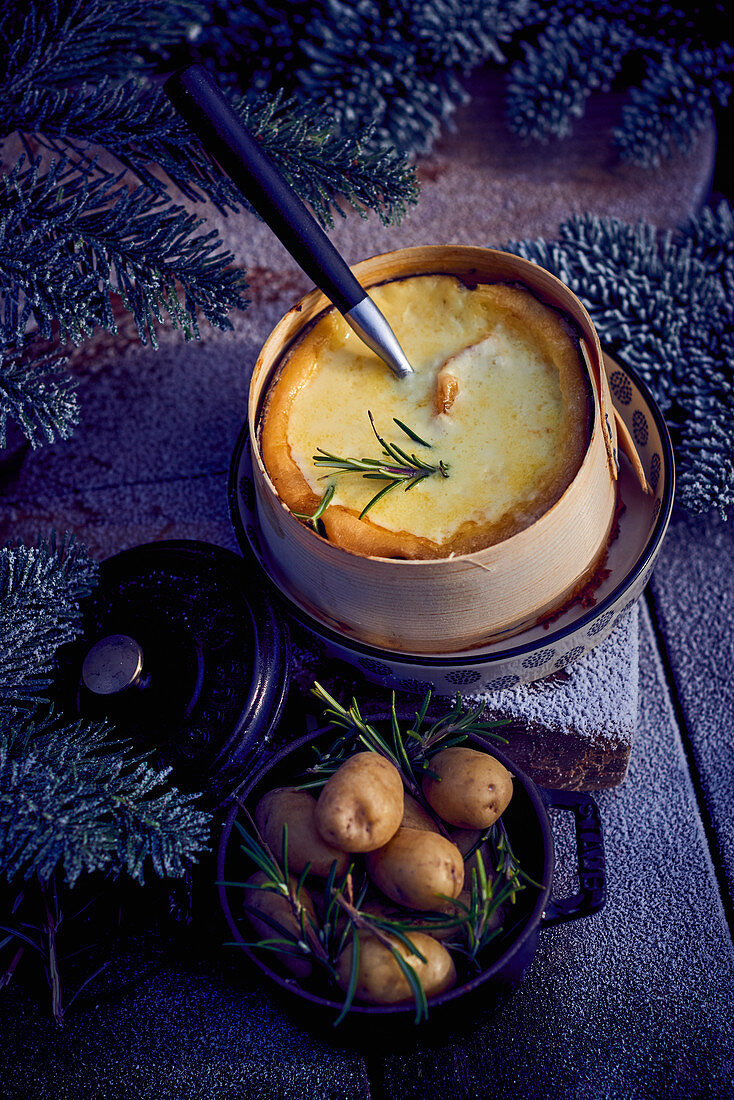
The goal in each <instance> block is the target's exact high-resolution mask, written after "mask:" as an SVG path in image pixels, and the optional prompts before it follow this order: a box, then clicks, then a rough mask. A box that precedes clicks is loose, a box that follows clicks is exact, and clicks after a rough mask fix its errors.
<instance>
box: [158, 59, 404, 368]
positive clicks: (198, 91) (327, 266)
mask: <svg viewBox="0 0 734 1100" xmlns="http://www.w3.org/2000/svg"><path fill="white" fill-rule="evenodd" d="M165 92H166V95H167V96H168V98H169V99H170V100H171V103H172V104H173V106H174V107H175V108H176V109H177V111H178V112H179V114H180V115H181V116H182V117H183V118H184V119H185V120H186V121H187V122H188V124H189V126H190V127H191V129H192V130H193V131H194V133H195V134H196V135H197V137H198V138H200V140H201V142H202V144H203V146H204V148H205V149H206V150H207V152H208V153H209V154H210V156H212V157H213V158H214V159H215V160H216V161H217V162H218V163H219V165H220V166H221V168H222V169H223V171H224V172H226V173H227V175H228V176H229V177H230V179H231V180H232V181H233V183H235V184H236V186H237V187H238V188H239V190H240V191H241V192H242V194H243V195H244V196H245V198H246V199H247V200H248V202H249V203H250V204H251V205H252V206H253V207H254V209H255V210H256V211H257V212H258V214H260V216H261V217H262V218H263V220H264V221H265V222H266V223H267V225H269V226H270V228H271V229H272V230H273V232H274V233H275V235H276V236H277V237H278V238H279V240H280V241H281V242H282V243H283V244H284V245H285V247H286V248H287V249H288V251H289V252H290V254H291V256H292V257H293V259H294V260H295V261H296V263H297V264H298V265H299V267H301V268H302V269H303V270H304V271H305V272H306V274H307V275H308V277H309V278H310V279H311V280H312V281H313V282H314V283H315V284H316V286H317V287H319V289H320V290H322V291H323V292H324V294H325V295H326V297H327V298H328V299H329V300H330V301H331V302H333V303H334V305H335V306H336V308H337V309H338V310H339V312H340V313H342V314H344V317H345V319H346V321H347V322H348V323H349V324H350V325H351V327H352V328H353V329H354V330H355V332H356V333H357V334H358V335H359V336H360V337H361V339H362V340H364V341H365V343H366V344H368V345H369V347H371V348H372V350H373V351H374V352H375V353H376V354H377V355H379V356H380V358H381V359H384V361H385V362H386V363H387V364H388V366H389V367H390V368H391V370H393V371H394V373H395V374H396V375H397V376H398V377H399V378H402V377H404V376H405V375H408V374H411V373H412V367H411V366H410V363H409V362H408V360H407V358H406V357H405V353H404V352H403V350H402V348H401V347H400V344H399V343H398V341H397V338H396V336H395V334H394V332H393V331H392V329H391V328H390V326H389V324H388V323H387V321H386V319H385V317H384V316H383V314H382V313H381V312H380V310H379V309H378V308H377V306H376V305H375V304H374V302H373V301H372V299H371V298H369V297H368V295H367V292H366V291H365V289H364V287H362V286H361V284H360V283H359V282H358V281H357V279H356V278H355V276H354V275H353V274H352V272H351V271H350V270H349V267H348V266H347V264H346V262H345V261H344V260H343V259H342V257H341V256H340V255H339V253H338V252H337V250H336V249H335V248H334V245H333V244H332V243H331V241H330V240H329V238H328V237H327V236H326V233H324V231H323V229H322V228H321V226H320V225H319V223H318V222H317V221H316V219H315V218H314V216H313V214H311V212H310V211H309V210H308V209H307V207H306V206H305V205H304V204H303V203H302V202H301V200H300V199H299V197H298V196H297V195H296V193H295V191H293V189H292V188H291V186H290V184H289V183H288V182H287V181H286V180H285V179H284V177H283V176H282V175H281V173H280V171H279V170H278V168H277V167H276V166H275V164H273V162H272V161H271V159H270V158H269V157H268V155H267V154H266V153H265V152H264V151H263V149H262V147H261V146H260V144H259V142H257V141H256V140H255V138H254V137H253V136H252V134H251V133H250V132H249V131H248V130H247V128H246V127H245V126H244V125H243V123H242V122H241V121H240V119H239V118H238V117H237V114H236V113H235V111H234V110H233V109H232V107H231V105H230V103H229V102H228V100H227V98H226V96H225V95H224V93H223V92H222V90H221V88H220V87H219V85H218V84H217V82H216V81H215V80H214V79H213V77H211V76H210V75H209V73H208V72H207V71H206V69H203V68H202V67H201V65H190V66H189V67H188V68H186V69H182V70H181V71H180V72H177V73H174V74H173V76H171V77H169V78H168V80H167V81H166V83H165Z"/></svg>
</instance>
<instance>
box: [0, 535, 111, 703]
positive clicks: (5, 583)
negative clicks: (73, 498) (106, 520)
mask: <svg viewBox="0 0 734 1100" xmlns="http://www.w3.org/2000/svg"><path fill="white" fill-rule="evenodd" d="M97 573H98V566H97V564H96V562H94V561H93V560H92V559H91V558H90V556H89V554H88V553H87V551H86V549H85V548H84V547H83V546H82V545H81V544H80V543H78V542H77V541H76V539H75V538H74V536H73V535H71V534H69V533H68V532H67V533H66V534H65V535H64V536H63V537H62V538H61V539H57V537H56V535H55V534H54V535H51V536H50V537H49V538H45V539H40V540H39V542H38V543H37V545H36V546H25V545H23V544H22V543H9V544H8V545H6V546H3V547H1V548H0V608H2V613H1V614H0V713H2V712H3V711H5V712H7V713H13V712H14V711H18V710H29V709H32V708H33V707H35V706H36V704H37V703H38V702H39V700H41V699H43V698H44V697H45V695H46V693H47V691H48V688H49V687H50V685H51V678H52V671H53V662H54V656H55V653H56V650H57V649H58V648H59V646H61V645H64V644H65V643H67V642H71V641H73V640H74V639H75V638H76V637H77V636H78V634H79V632H80V630H81V610H80V601H81V600H82V599H84V597H85V596H87V595H88V594H89V593H90V592H91V591H92V589H93V588H94V585H95V584H96V581H97Z"/></svg>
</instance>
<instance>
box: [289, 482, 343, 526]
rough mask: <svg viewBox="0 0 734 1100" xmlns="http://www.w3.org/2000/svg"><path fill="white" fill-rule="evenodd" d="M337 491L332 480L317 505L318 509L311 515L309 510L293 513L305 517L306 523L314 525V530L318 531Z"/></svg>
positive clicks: (300, 517) (298, 517)
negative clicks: (320, 521)
mask: <svg viewBox="0 0 734 1100" xmlns="http://www.w3.org/2000/svg"><path fill="white" fill-rule="evenodd" d="M335 492H336V485H335V484H334V482H333V481H332V483H331V484H330V485H327V487H326V492H325V493H324V495H323V496H322V498H321V500H320V501H319V503H318V505H317V506H316V511H315V512H314V513H313V514H312V515H309V514H308V512H294V513H293V515H294V516H295V517H296V519H305V521H306V523H308V524H310V526H311V527H313V529H314V531H318V529H319V520H320V519H321V517H322V516H323V514H324V512H325V511H326V509H327V508H328V507H329V505H330V504H331V500H332V497H333V496H334V493H335Z"/></svg>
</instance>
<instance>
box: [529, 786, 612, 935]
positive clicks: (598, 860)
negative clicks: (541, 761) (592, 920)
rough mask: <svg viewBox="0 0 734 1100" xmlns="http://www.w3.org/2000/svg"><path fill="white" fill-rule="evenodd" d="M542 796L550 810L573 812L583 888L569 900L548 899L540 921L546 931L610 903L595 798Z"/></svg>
mask: <svg viewBox="0 0 734 1100" xmlns="http://www.w3.org/2000/svg"><path fill="white" fill-rule="evenodd" d="M543 795H544V798H545V802H546V806H547V807H548V809H553V810H570V811H571V812H572V813H573V815H574V818H575V823H576V854H577V858H578V873H579V885H580V887H581V889H580V890H579V892H578V894H574V895H573V896H572V897H570V898H558V899H557V900H556V899H554V898H552V897H551V898H549V899H548V904H547V905H546V908H545V912H544V913H543V918H542V920H541V928H546V927H548V926H549V925H552V924H564V923H565V922H566V921H570V920H576V918H577V917H588V916H591V914H592V913H596V912H598V911H599V909H601V908H602V906H603V905H604V903H605V902H606V900H607V882H606V874H605V863H604V838H603V836H602V829H601V817H600V815H599V807H598V806H597V804H596V802H595V801H594V799H593V798H592V797H591V796H590V795H588V794H584V793H583V792H581V791H549V790H544V791H543Z"/></svg>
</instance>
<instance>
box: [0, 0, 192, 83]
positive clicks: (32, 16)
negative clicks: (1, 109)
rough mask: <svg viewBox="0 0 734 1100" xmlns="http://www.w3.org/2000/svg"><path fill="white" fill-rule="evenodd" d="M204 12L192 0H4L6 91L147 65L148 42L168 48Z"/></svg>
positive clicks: (1, 46) (0, 31)
mask: <svg viewBox="0 0 734 1100" xmlns="http://www.w3.org/2000/svg"><path fill="white" fill-rule="evenodd" d="M205 17H206V5H205V4H202V3H196V2H192V0H115V3H114V5H111V4H110V3H109V0H25V2H24V3H23V4H17V3H14V2H11V0H3V2H2V4H0V57H1V60H2V67H1V69H0V72H1V73H2V76H1V77H0V92H1V93H2V100H3V102H4V103H5V102H7V100H8V99H10V98H12V97H15V96H16V95H18V94H19V93H20V92H21V91H22V90H23V89H24V88H27V87H29V86H32V85H33V84H41V85H43V86H44V87H46V88H54V87H63V86H66V85H68V84H74V83H76V82H80V81H84V80H88V81H93V80H97V79H104V78H107V77H117V78H123V79H124V78H125V77H126V76H128V75H129V74H130V71H131V69H135V68H142V67H143V66H144V65H145V60H144V58H143V57H142V56H141V51H142V50H143V49H153V50H157V51H165V50H167V49H170V48H172V47H173V46H174V45H175V44H176V43H177V42H178V41H180V39H181V36H182V28H184V27H185V26H186V24H187V23H189V22H191V21H193V20H195V19H201V18H205Z"/></svg>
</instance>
